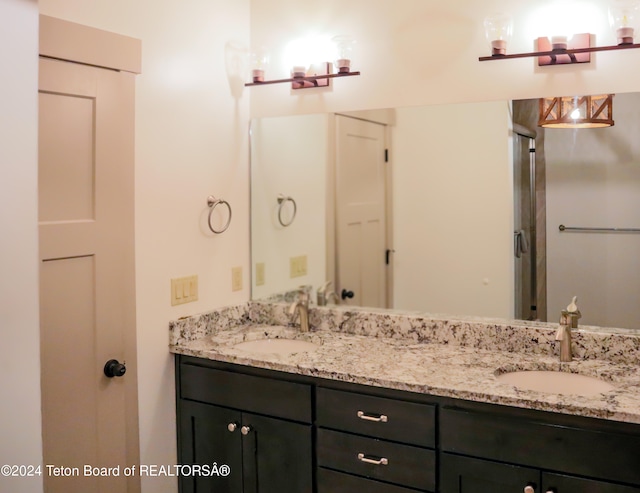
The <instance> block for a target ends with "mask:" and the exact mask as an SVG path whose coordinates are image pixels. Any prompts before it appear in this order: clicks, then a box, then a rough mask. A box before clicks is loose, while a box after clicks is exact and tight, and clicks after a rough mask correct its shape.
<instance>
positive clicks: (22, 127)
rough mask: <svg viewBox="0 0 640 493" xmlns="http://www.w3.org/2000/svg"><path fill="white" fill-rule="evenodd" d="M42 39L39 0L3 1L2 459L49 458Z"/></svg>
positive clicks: (35, 483) (26, 487)
mask: <svg viewBox="0 0 640 493" xmlns="http://www.w3.org/2000/svg"><path fill="white" fill-rule="evenodd" d="M37 39H38V4H37V2H36V1H24V0H4V1H2V2H0V46H3V48H2V49H1V50H0V65H1V66H2V67H3V68H2V73H1V74H0V87H1V88H2V91H1V92H0V141H1V144H0V230H1V231H2V233H0V337H1V338H2V343H0V360H1V361H2V372H0V392H2V399H1V402H0V465H4V464H16V465H21V464H24V465H27V464H33V465H38V464H41V463H42V437H41V415H40V327H39V323H38V230H37V213H38V209H37V185H38V174H37V173H38V155H37V143H38V106H37V103H38V99H37V91H38V65H37V61H38V59H37V54H38V42H37ZM0 491H20V492H24V493H31V492H34V493H35V492H38V491H40V492H41V491H42V477H38V476H35V477H32V478H20V477H4V476H3V475H0Z"/></svg>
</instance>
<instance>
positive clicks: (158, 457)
mask: <svg viewBox="0 0 640 493" xmlns="http://www.w3.org/2000/svg"><path fill="white" fill-rule="evenodd" d="M40 11H41V12H42V13H43V14H46V15H51V16H54V17H61V18H64V19H67V20H71V21H74V22H79V23H83V24H87V25H90V26H94V27H97V28H100V29H105V30H109V31H113V32H117V33H120V34H125V35H127V36H132V37H135V38H139V39H141V40H142V57H143V61H142V72H143V73H142V75H140V76H138V78H137V85H136V264H137V265H136V283H137V322H138V378H139V385H138V388H139V406H140V407H139V408H140V449H141V462H142V463H143V464H174V463H176V445H175V443H176V429H175V391H174V369H173V357H172V355H170V354H169V352H168V350H167V344H168V336H167V328H168V322H169V320H172V319H176V318H178V317H182V316H185V315H191V314H194V313H199V312H204V311H207V310H210V309H211V308H214V307H219V306H224V305H228V304H233V303H238V302H242V301H245V300H247V299H248V298H249V275H248V274H249V226H248V214H249V213H248V207H249V200H248V139H247V129H248V111H249V107H248V99H249V98H248V94H246V93H241V94H240V97H238V98H234V97H233V95H232V88H233V89H234V90H235V89H237V86H236V85H233V86H232V85H230V82H229V80H228V78H227V74H226V71H225V44H226V43H227V42H228V41H229V40H233V39H239V40H240V41H243V42H244V43H245V44H247V43H248V37H249V32H248V19H249V3H248V1H243V0H211V1H207V2H186V3H185V2H179V1H162V2H154V1H150V0H146V1H144V0H138V1H133V2H131V1H124V0H122V1H115V2H114V1H112V0H108V1H107V0H97V1H92V2H86V1H84V0H42V1H41V2H40ZM211 194H213V195H215V196H216V197H220V198H223V199H226V200H227V201H229V203H230V204H231V206H232V208H233V221H232V223H231V225H230V227H229V229H228V231H227V232H226V233H224V234H221V235H213V234H212V233H211V232H209V231H208V228H207V225H206V220H207V213H208V209H207V205H206V200H207V196H208V195H211ZM233 266H241V267H242V268H243V271H244V289H243V290H241V291H238V292H232V291H231V267H233ZM193 274H195V275H198V278H199V301H197V302H195V303H192V304H187V305H181V306H178V307H171V306H170V300H169V295H170V279H171V278H172V277H181V276H187V275H193ZM142 483H143V491H146V492H154V493H163V492H171V493H173V492H175V491H176V490H177V486H176V479H175V478H162V477H160V478H143V480H142Z"/></svg>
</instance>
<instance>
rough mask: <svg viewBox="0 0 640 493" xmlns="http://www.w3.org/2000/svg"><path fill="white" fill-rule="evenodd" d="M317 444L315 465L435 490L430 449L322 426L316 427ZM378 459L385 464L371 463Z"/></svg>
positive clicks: (434, 473)
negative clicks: (317, 428) (326, 428)
mask: <svg viewBox="0 0 640 493" xmlns="http://www.w3.org/2000/svg"><path fill="white" fill-rule="evenodd" d="M317 446H318V448H317V452H318V465H319V466H324V467H328V468H331V469H337V470H341V471H345V472H351V473H353V474H357V475H359V476H365V477H367V478H372V479H378V480H381V481H387V482H389V483H395V484H398V485H403V486H408V487H411V488H417V489H421V490H428V491H434V490H435V477H436V456H435V451H433V450H428V449H423V448H419V447H414V446H411V445H401V444H398V443H392V442H387V441H383V440H377V439H374V438H366V437H360V436H356V435H351V434H349V433H342V432H339V431H333V430H325V429H322V428H320V429H319V430H318V443H317ZM360 454H362V455H360ZM359 457H360V458H359ZM363 459H364V460H363ZM382 459H386V461H384V462H386V465H385V464H375V463H373V462H374V461H382Z"/></svg>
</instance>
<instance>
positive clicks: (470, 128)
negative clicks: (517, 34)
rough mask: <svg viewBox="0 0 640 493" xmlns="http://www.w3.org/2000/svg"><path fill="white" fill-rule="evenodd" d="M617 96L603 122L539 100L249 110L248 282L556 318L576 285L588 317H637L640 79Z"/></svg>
mask: <svg viewBox="0 0 640 493" xmlns="http://www.w3.org/2000/svg"><path fill="white" fill-rule="evenodd" d="M613 109H614V112H613V117H614V120H615V125H614V126H613V127H609V128H599V129H542V128H539V127H538V126H537V124H536V122H537V118H538V100H530V101H519V102H505V101H502V102H487V103H468V104H454V105H433V106H424V107H404V108H395V109H391V110H389V109H386V110H381V111H369V112H359V113H347V114H341V115H326V114H325V115H304V116H292V117H277V118H262V119H257V120H254V121H253V122H252V126H251V236H252V245H251V254H252V298H253V299H273V300H282V299H288V297H289V296H291V293H295V291H296V290H297V288H298V287H299V286H301V285H305V286H310V289H311V290H312V300H314V301H315V300H316V293H317V291H318V289H319V288H322V286H323V285H325V284H326V283H327V281H331V285H330V286H329V287H328V289H327V292H328V293H331V292H335V293H336V294H337V297H330V298H329V303H332V304H333V303H338V304H347V305H359V306H371V307H381V308H394V309H399V310H411V311H420V312H428V313H435V314H449V315H471V316H482V317H493V318H506V319H514V318H522V319H530V320H541V321H546V320H548V321H550V322H556V321H557V319H558V317H559V313H560V310H561V309H562V308H563V307H564V306H566V305H567V304H568V303H569V302H570V301H571V297H572V296H574V295H577V296H578V304H579V306H580V309H581V311H582V315H583V317H582V320H581V321H580V323H581V324H583V325H596V326H602V327H620V328H636V329H637V328H640V276H638V273H640V255H639V254H640V231H634V230H636V229H638V228H640V141H639V140H638V139H637V138H636V135H637V132H638V126H639V125H640V119H639V118H638V117H637V115H638V111H639V110H640V94H617V95H615V97H614V101H613ZM534 149H535V151H534ZM560 225H564V226H565V227H566V228H565V229H564V231H561V230H560V228H559V226H560ZM572 228H596V229H597V231H595V230H590V229H576V230H574V229H572ZM613 229H624V230H625V231H613ZM351 294H353V296H352V297H350V295H351ZM343 295H344V296H343Z"/></svg>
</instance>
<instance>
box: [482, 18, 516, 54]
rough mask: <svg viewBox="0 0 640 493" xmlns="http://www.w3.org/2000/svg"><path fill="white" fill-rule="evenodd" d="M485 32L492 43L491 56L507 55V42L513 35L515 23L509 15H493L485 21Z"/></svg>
mask: <svg viewBox="0 0 640 493" xmlns="http://www.w3.org/2000/svg"><path fill="white" fill-rule="evenodd" d="M484 31H485V35H486V36H487V40H488V41H489V42H490V43H491V55H493V56H501V55H506V54H507V42H508V41H509V40H510V39H511V35H512V34H513V22H512V19H511V16H510V15H508V14H492V15H489V16H487V17H486V18H485V20H484Z"/></svg>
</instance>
